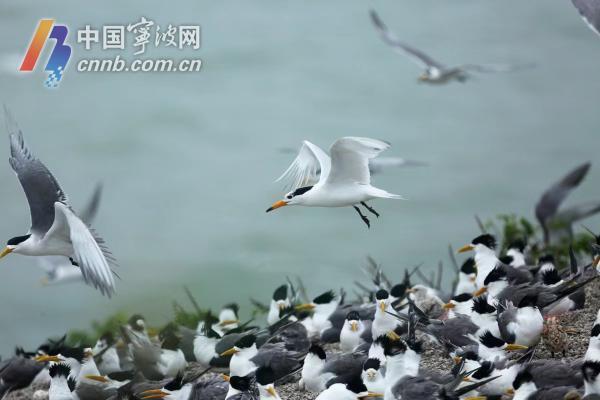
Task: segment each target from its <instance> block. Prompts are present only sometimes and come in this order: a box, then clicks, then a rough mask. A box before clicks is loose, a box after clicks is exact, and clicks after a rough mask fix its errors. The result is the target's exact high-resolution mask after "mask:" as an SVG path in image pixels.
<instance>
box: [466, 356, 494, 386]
mask: <svg viewBox="0 0 600 400" xmlns="http://www.w3.org/2000/svg"><path fill="white" fill-rule="evenodd" d="M469 356H473V354H472V353H471V354H469ZM474 356H475V357H477V355H476V354H474ZM474 360H475V361H476V360H477V358H475V359H474ZM495 369H496V368H495V366H494V363H493V362H491V361H483V362H482V363H481V365H480V367H479V368H477V371H475V372H473V374H471V378H473V379H475V380H478V381H480V380H482V379H485V378H489V377H490V376H491V375H492V373H493V372H494V370H495Z"/></svg>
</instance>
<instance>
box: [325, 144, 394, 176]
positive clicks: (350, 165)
mask: <svg viewBox="0 0 600 400" xmlns="http://www.w3.org/2000/svg"><path fill="white" fill-rule="evenodd" d="M389 147H390V145H389V144H388V143H385V142H382V141H381V140H377V139H370V138H361V137H344V138H341V139H338V140H336V141H335V142H334V143H333V144H332V145H331V148H330V149H329V154H331V172H330V173H329V176H328V177H327V183H331V184H338V183H360V184H363V185H369V184H370V183H371V173H370V172H369V160H370V159H372V158H375V157H377V155H378V154H379V153H381V152H382V151H384V150H386V149H388V148H389Z"/></svg>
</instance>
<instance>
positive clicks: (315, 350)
mask: <svg viewBox="0 0 600 400" xmlns="http://www.w3.org/2000/svg"><path fill="white" fill-rule="evenodd" d="M308 354H309V355H312V356H314V357H316V358H318V359H319V360H323V361H324V360H326V359H327V354H326V353H325V350H323V348H322V347H321V346H319V345H318V344H313V345H312V346H310V349H308Z"/></svg>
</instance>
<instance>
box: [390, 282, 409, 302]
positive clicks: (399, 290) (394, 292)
mask: <svg viewBox="0 0 600 400" xmlns="http://www.w3.org/2000/svg"><path fill="white" fill-rule="evenodd" d="M407 289H408V287H407V286H406V284H405V283H404V282H402V283H397V284H395V285H394V286H392V288H391V289H390V295H391V296H392V297H395V298H396V299H401V298H403V297H404V296H406V290H407Z"/></svg>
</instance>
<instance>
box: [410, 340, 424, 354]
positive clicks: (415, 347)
mask: <svg viewBox="0 0 600 400" xmlns="http://www.w3.org/2000/svg"><path fill="white" fill-rule="evenodd" d="M406 345H407V346H408V348H409V349H411V350H412V351H414V352H415V353H417V354H422V353H423V342H421V341H419V340H409V341H408V342H407V343H406Z"/></svg>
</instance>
